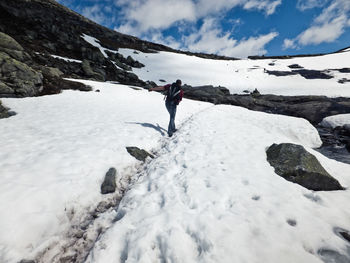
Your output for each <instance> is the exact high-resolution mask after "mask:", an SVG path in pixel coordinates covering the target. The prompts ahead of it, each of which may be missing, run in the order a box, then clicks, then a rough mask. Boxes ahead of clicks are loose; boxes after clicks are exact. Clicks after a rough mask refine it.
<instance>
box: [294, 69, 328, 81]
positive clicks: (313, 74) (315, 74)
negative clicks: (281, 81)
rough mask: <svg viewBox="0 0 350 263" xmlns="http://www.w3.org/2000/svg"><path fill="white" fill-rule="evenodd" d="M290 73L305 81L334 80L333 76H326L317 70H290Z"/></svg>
mask: <svg viewBox="0 0 350 263" xmlns="http://www.w3.org/2000/svg"><path fill="white" fill-rule="evenodd" d="M292 72H296V73H298V74H299V75H301V76H302V77H304V78H306V79H332V78H334V77H333V76H331V75H328V74H326V73H325V72H323V71H319V70H310V69H299V70H292Z"/></svg>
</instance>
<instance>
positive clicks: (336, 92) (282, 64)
mask: <svg viewBox="0 0 350 263" xmlns="http://www.w3.org/2000/svg"><path fill="white" fill-rule="evenodd" d="M119 53H121V54H122V55H124V56H125V57H127V56H129V55H130V56H131V57H133V58H134V59H135V60H138V61H140V62H141V63H142V64H144V65H145V67H143V68H140V69H133V72H134V73H135V74H136V75H138V76H139V78H140V79H143V80H152V81H154V82H156V83H157V84H158V85H163V84H162V82H160V81H159V80H160V79H163V80H166V81H167V82H174V81H175V80H176V79H178V78H181V80H182V83H184V84H189V85H191V86H201V85H214V86H218V85H221V86H224V87H226V88H228V89H229V90H230V92H231V93H232V94H234V93H238V94H241V93H242V92H243V91H244V90H249V91H253V90H254V89H255V88H257V89H258V90H259V91H260V92H261V93H262V94H277V95H325V96H329V97H337V96H338V97H339V96H346V97H349V96H350V83H345V84H340V83H338V80H339V79H342V78H348V79H350V74H349V73H340V72H338V71H334V70H331V71H330V73H329V74H331V75H333V76H334V78H333V79H329V80H324V79H314V80H310V79H305V78H303V77H302V76H299V75H295V76H285V77H277V76H273V75H269V74H267V73H264V69H266V70H278V71H291V69H290V68H289V67H288V66H289V65H292V64H299V65H300V66H302V67H304V68H305V69H313V70H328V69H340V68H347V67H349V64H348V61H349V59H350V52H342V53H336V54H329V55H324V56H319V57H311V58H310V57H306V58H292V59H278V60H277V59H263V60H250V59H242V60H231V61H227V60H211V59H203V58H198V57H194V56H188V55H184V54H176V53H171V52H163V51H162V52H158V53H142V52H140V51H137V53H134V50H132V49H119ZM271 63H273V65H272V64H271Z"/></svg>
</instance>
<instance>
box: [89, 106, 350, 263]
mask: <svg viewBox="0 0 350 263" xmlns="http://www.w3.org/2000/svg"><path fill="white" fill-rule="evenodd" d="M248 116H249V118H248ZM285 118H288V117H285ZM284 120H287V119H284V117H282V116H271V115H266V114H263V113H252V112H249V111H247V110H244V109H239V108H235V107H230V106H227V107H225V106H215V107H212V108H209V109H206V110H204V111H202V112H201V113H200V114H197V115H196V117H195V119H194V118H193V119H190V120H189V121H188V122H186V123H185V124H184V125H183V126H182V128H181V129H180V130H179V132H178V133H176V135H175V136H174V137H173V138H171V139H170V140H169V142H168V143H167V144H166V145H164V147H163V148H162V149H161V151H160V152H159V157H158V158H157V159H155V160H153V161H152V162H151V163H150V164H149V165H148V166H147V167H146V170H145V174H144V175H143V176H142V177H141V178H140V180H139V181H138V182H137V183H136V184H135V185H134V186H133V187H132V189H130V190H129V191H128V192H127V193H126V195H125V197H124V198H123V200H122V201H121V203H120V205H119V208H118V210H117V216H116V219H115V223H114V225H113V226H112V227H111V228H110V229H108V231H106V233H105V234H104V235H103V236H101V238H100V239H99V241H98V242H97V243H96V245H95V247H94V249H93V250H92V251H91V253H90V256H89V258H88V260H87V262H126V261H127V262H152V261H161V262H162V261H163V262H167V261H169V262H198V261H201V262H296V261H298V262H321V259H320V257H321V256H320V255H319V253H320V251H322V249H324V248H327V249H328V250H329V251H333V252H334V251H340V252H339V253H340V254H343V253H345V254H346V253H347V252H346V249H347V248H346V243H344V241H343V240H341V239H339V237H338V236H337V235H335V234H334V232H333V230H334V229H333V227H335V226H338V225H342V226H343V227H345V225H346V224H347V223H346V220H347V219H345V218H349V213H348V211H343V210H342V209H341V208H340V207H334V206H332V201H331V200H332V198H334V200H338V201H341V202H346V201H345V200H346V198H348V197H349V193H347V194H345V193H331V194H330V193H317V194H316V193H312V192H311V191H308V190H306V189H304V188H302V187H300V186H298V185H296V184H292V183H290V182H287V181H286V180H284V179H282V178H280V177H278V176H277V175H275V174H274V172H273V169H272V167H271V166H270V165H269V164H268V163H267V162H266V157H265V147H266V145H270V144H272V143H274V142H275V143H277V142H286V141H291V142H294V143H300V144H303V145H304V146H308V147H316V146H318V145H319V143H320V142H319V138H318V137H317V136H315V135H316V134H317V132H316V131H315V129H314V128H313V127H312V126H310V125H307V122H305V121H304V120H301V119H297V118H288V120H289V121H290V123H289V122H288V124H287V122H286V123H285V122H284ZM277 123H279V125H276V124H277ZM292 123H293V124H292ZM235 126H236V127H235ZM227 127H230V128H231V129H227ZM234 127H235V128H234ZM248 130H255V133H254V135H253V134H251V133H248V132H247V131H248ZM254 137H255V138H254ZM309 150H310V149H309ZM313 153H314V154H315V155H317V153H315V152H313ZM317 156H318V157H319V158H321V161H322V162H325V163H327V162H329V161H328V160H327V158H324V157H323V158H322V157H321V155H317ZM342 168H347V169H349V168H348V166H347V165H343V166H342V165H340V166H338V167H337V169H333V171H332V172H333V173H332V174H335V175H336V176H337V177H338V178H340V179H342V180H343V184H344V183H345V184H349V183H350V181H349V178H346V177H344V176H343V175H342V172H341V169H342ZM332 196H333V197H332ZM346 196H347V197H346ZM315 213H316V214H317V217H315ZM334 215H339V216H337V217H336V218H335V217H334ZM319 229H322V231H321V232H320V231H319ZM290 244H294V245H293V246H291V245H290Z"/></svg>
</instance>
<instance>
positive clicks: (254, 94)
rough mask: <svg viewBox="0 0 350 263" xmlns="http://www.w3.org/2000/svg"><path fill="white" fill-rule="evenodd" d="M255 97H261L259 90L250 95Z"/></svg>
mask: <svg viewBox="0 0 350 263" xmlns="http://www.w3.org/2000/svg"><path fill="white" fill-rule="evenodd" d="M250 94H251V95H252V96H253V97H255V96H260V92H259V91H258V89H255V90H253V92H252V93H250Z"/></svg>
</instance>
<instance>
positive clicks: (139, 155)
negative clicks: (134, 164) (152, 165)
mask: <svg viewBox="0 0 350 263" xmlns="http://www.w3.org/2000/svg"><path fill="white" fill-rule="evenodd" d="M126 150H127V151H128V153H129V154H130V155H131V156H133V157H135V158H136V159H137V160H139V161H142V162H144V161H146V158H147V157H151V158H154V156H153V155H152V154H150V153H148V152H147V151H145V150H143V149H140V148H137V147H126Z"/></svg>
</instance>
